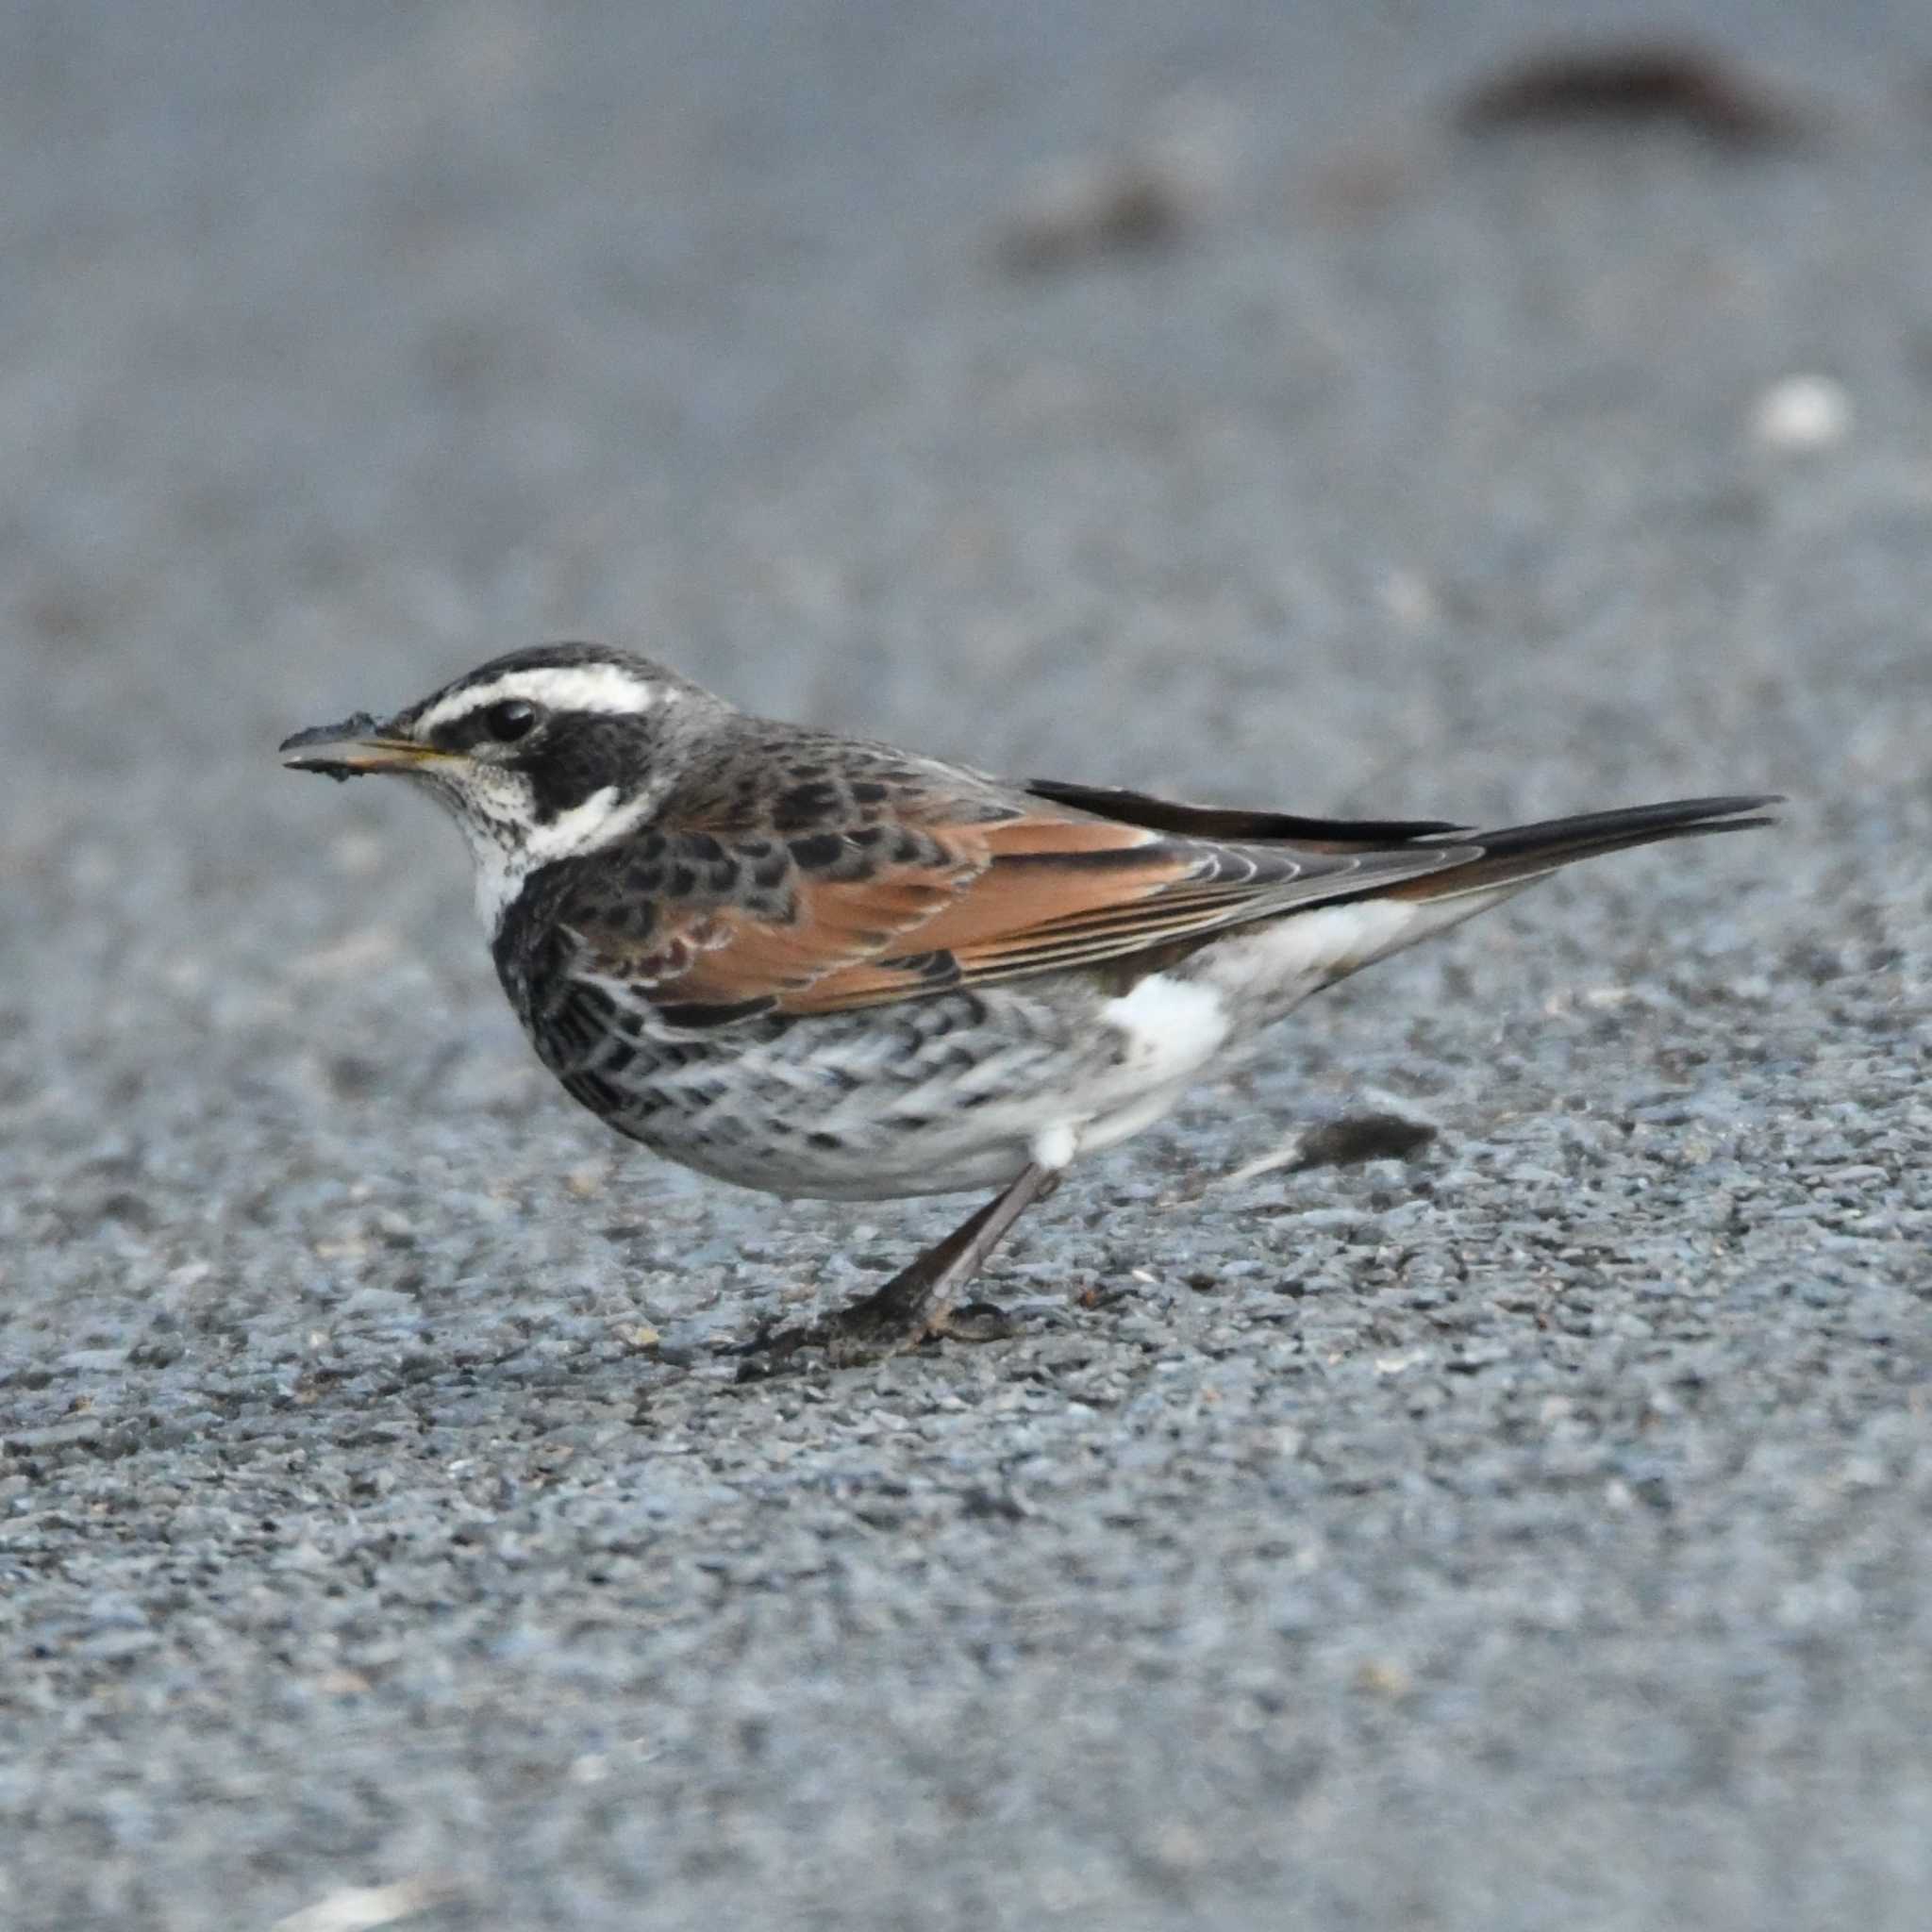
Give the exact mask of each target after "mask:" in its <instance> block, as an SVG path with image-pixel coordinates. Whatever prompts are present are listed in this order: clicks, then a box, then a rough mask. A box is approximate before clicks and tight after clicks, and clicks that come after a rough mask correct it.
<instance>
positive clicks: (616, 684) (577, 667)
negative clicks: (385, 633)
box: [416, 664, 678, 737]
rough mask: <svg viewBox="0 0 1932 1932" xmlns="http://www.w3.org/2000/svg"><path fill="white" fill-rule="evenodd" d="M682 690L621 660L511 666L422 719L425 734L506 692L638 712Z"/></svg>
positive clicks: (540, 701) (582, 707)
mask: <svg viewBox="0 0 1932 1932" xmlns="http://www.w3.org/2000/svg"><path fill="white" fill-rule="evenodd" d="M677 695H678V693H677V692H676V691H674V690H672V689H671V688H670V686H668V685H662V684H654V683H652V682H651V681H650V680H649V679H648V678H643V677H640V676H639V675H637V673H636V672H634V671H625V670H622V669H620V668H619V667H618V666H617V665H615V664H540V665H538V666H536V667H535V668H534V669H531V670H528V671H507V672H505V673H504V675H502V676H501V677H496V678H492V679H491V681H490V682H489V683H488V684H470V685H465V686H463V687H462V689H461V690H459V691H451V692H450V694H449V695H448V696H447V697H446V698H442V699H441V700H439V701H438V702H437V703H436V704H434V705H432V706H430V708H428V710H426V711H425V712H424V714H423V715H422V717H421V718H419V719H418V720H417V721H416V731H417V733H418V735H419V736H422V737H427V736H428V734H429V733H430V732H432V731H434V730H435V729H436V727H437V726H438V725H439V724H448V723H449V721H450V720H451V719H452V718H462V717H467V716H468V715H469V713H470V712H472V711H475V710H480V709H481V708H483V707H484V706H485V705H498V704H501V703H502V702H503V701H504V699H505V698H525V699H527V700H528V701H529V702H530V703H531V704H533V705H541V706H542V707H543V708H545V709H546V710H551V711H605V712H616V713H624V714H626V715H630V716H635V715H636V714H637V713H638V712H640V711H648V710H649V709H650V708H652V706H653V705H656V704H659V703H665V702H668V701H669V700H671V699H672V698H675V697H676V696H677Z"/></svg>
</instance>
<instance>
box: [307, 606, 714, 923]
mask: <svg viewBox="0 0 1932 1932" xmlns="http://www.w3.org/2000/svg"><path fill="white" fill-rule="evenodd" d="M728 715H729V707H727V706H726V705H725V704H724V701H723V700H722V699H720V698H715V697H713V696H712V695H711V694H710V692H708V691H703V690H701V689H700V688H699V687H698V686H696V685H694V684H691V683H690V682H689V681H688V680H686V679H684V678H682V677H679V676H678V675H676V674H675V672H672V671H667V670H665V669H664V668H663V667H662V666H661V665H658V664H653V663H651V662H650V661H649V660H648V659H647V658H637V657H633V656H631V655H630V654H629V653H628V652H625V651H618V650H612V649H609V648H608V647H607V646H605V645H601V644H542V645H539V646H538V647H536V648H535V649H533V650H526V651H515V652H512V653H510V654H509V655H508V657H504V658H492V659H491V661H490V662H489V663H488V664H484V665H480V666H478V668H477V669H476V670H475V671H472V672H469V673H468V674H467V675H464V676H462V677H458V678H457V679H456V680H455V681H454V682H452V683H449V684H446V685H444V686H442V688H441V690H439V691H432V692H430V694H429V695H428V696H427V697H425V698H423V699H421V700H419V701H418V702H417V703H415V704H413V705H410V706H408V707H407V708H405V709H403V710H400V711H398V712H397V713H396V714H395V715H394V716H393V717H392V718H390V719H388V720H386V721H381V722H378V721H377V720H376V719H375V718H373V717H371V716H370V715H369V714H367V713H366V712H358V714H357V715H356V716H355V717H353V718H348V719H345V720H343V721H342V723H341V724H324V725H317V726H315V727H313V728H311V729H309V730H308V731H298V732H296V733H295V734H294V735H293V736H292V737H291V738H288V739H285V740H284V741H283V742H282V746H281V749H282V752H283V755H284V762H285V763H286V764H287V765H288V766H289V768H290V769H291V771H297V772H318V773H321V774H323V775H325V776H326V777H331V778H355V777H360V776H362V775H364V774H368V773H376V772H383V773H392V774H398V775H400V776H402V777H406V778H408V779H410V780H412V781H413V782H414V783H416V784H417V785H419V786H421V787H422V788H424V789H425V790H426V791H429V792H430V793H431V794H432V795H433V796H434V797H435V798H436V799H437V801H438V802H439V803H440V804H441V805H442V806H443V807H444V808H446V809H447V810H448V811H449V812H450V813H451V814H452V815H453V816H454V817H455V819H456V821H457V823H458V824H459V825H460V826H461V827H462V830H463V835H464V837H465V839H466V840H467V841H468V842H469V846H470V851H471V856H472V857H473V858H475V863H476V901H477V908H478V909H479V911H480V912H481V913H482V915H483V918H484V922H485V924H486V925H488V926H490V927H491V930H494V928H495V926H496V925H497V924H498V923H499V922H500V920H501V918H502V916H503V912H504V909H505V908H507V907H508V905H509V903H510V902H511V901H512V900H513V899H514V898H515V896H516V893H517V891H518V890H519V888H520V887H521V886H522V884H523V881H524V880H525V878H526V877H528V876H529V874H531V873H533V872H535V871H537V870H538V869H539V868H540V867H541V866H544V865H548V864H551V863H553V862H554V861H556V860H558V859H563V858H581V857H582V856H584V855H585V854H587V853H591V852H594V851H597V850H599V849H600V848H602V847H604V846H606V845H609V844H611V843H613V842H615V841H617V840H619V839H622V838H625V837H626V836H628V835H629V834H630V833H631V832H632V831H634V830H636V829H637V828H638V827H639V826H640V825H642V824H646V823H647V822H648V821H649V819H650V818H651V816H652V814H653V813H654V812H655V811H656V809H657V808H658V805H659V804H660V803H661V802H662V801H663V799H664V797H665V795H666V794H667V792H668V791H670V789H671V787H672V786H673V784H675V781H676V779H677V777H678V776H679V775H680V774H681V773H682V772H683V771H684V770H685V769H686V768H687V766H688V764H689V755H690V749H691V746H693V745H695V744H696V743H698V742H699V741H701V740H702V738H703V736H704V734H705V731H706V728H707V726H708V725H709V724H715V722H716V721H717V720H718V719H719V718H721V717H723V716H728Z"/></svg>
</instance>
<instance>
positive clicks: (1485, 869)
mask: <svg viewBox="0 0 1932 1932" xmlns="http://www.w3.org/2000/svg"><path fill="white" fill-rule="evenodd" d="M1783 802H1784V801H1783V800H1782V799H1781V798H1779V797H1778V796H1777V795H1775V794H1774V793H1767V794H1765V795H1763V796H1761V797H1749V796H1740V797H1736V798H1677V799H1672V800H1670V801H1669V802H1668V803H1666V804H1663V805H1633V806H1627V807H1625V808H1624V809H1623V810H1622V811H1590V812H1581V813H1579V814H1578V815H1577V816H1576V817H1574V818H1568V819H1544V820H1543V821H1542V822H1541V824H1534V825H1506V826H1505V827H1504V828H1503V829H1502V830H1500V831H1495V832H1477V833H1475V834H1474V836H1472V837H1468V838H1466V839H1464V838H1458V839H1457V840H1456V841H1454V842H1455V843H1457V844H1463V843H1468V844H1470V845H1474V846H1479V847H1480V848H1481V852H1480V855H1479V856H1478V857H1476V858H1471V859H1470V860H1469V861H1468V862H1467V863H1466V864H1462V865H1452V866H1448V867H1445V868H1444V869H1443V870H1442V871H1441V872H1439V873H1430V874H1427V875H1426V876H1425V877H1423V878H1419V879H1410V880H1407V881H1406V882H1405V883H1404V884H1402V885H1400V886H1396V887H1393V888H1391V889H1390V891H1389V896H1390V897H1391V898H1400V899H1443V898H1450V897H1454V896H1456V895H1457V894H1458V893H1462V892H1467V891H1481V890H1485V889H1487V888H1489V887H1491V886H1505V885H1509V884H1511V883H1512V882H1514V881H1517V880H1522V881H1524V882H1525V883H1526V882H1527V881H1529V880H1530V879H1534V878H1540V877H1541V876H1542V875H1543V874H1545V873H1552V872H1555V871H1557V869H1558V868H1559V867H1562V866H1566V865H1570V864H1572V863H1574V861H1575V860H1577V859H1579V858H1596V857H1597V856H1598V855H1599V854H1600V853H1605V852H1623V851H1624V850H1626V849H1627V848H1628V847H1630V846H1632V845H1652V844H1655V843H1657V841H1659V840H1662V839H1695V838H1701V837H1703V836H1704V835H1705V834H1707V833H1710V832H1740V831H1743V830H1745V829H1746V828H1747V827H1749V826H1751V825H1769V824H1775V823H1776V821H1775V819H1774V817H1773V816H1772V815H1771V813H1770V812H1769V811H1768V809H1767V808H1768V807H1771V806H1774V805H1781V804H1782V803H1783Z"/></svg>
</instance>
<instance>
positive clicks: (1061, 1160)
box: [1027, 1121, 1079, 1173]
mask: <svg viewBox="0 0 1932 1932" xmlns="http://www.w3.org/2000/svg"><path fill="white" fill-rule="evenodd" d="M1078 1144H1079V1142H1078V1141H1076V1140H1075V1138H1074V1130H1073V1128H1072V1127H1071V1126H1069V1125H1068V1124H1067V1123H1066V1122H1065V1121H1060V1122H1058V1123H1057V1124H1055V1125H1053V1126H1050V1127H1042V1128H1041V1130H1040V1131H1039V1133H1037V1134H1035V1135H1034V1137H1033V1144H1032V1145H1031V1146H1030V1147H1029V1148H1028V1149H1027V1152H1028V1154H1029V1155H1030V1156H1031V1157H1032V1159H1033V1164H1034V1166H1036V1167H1044V1168H1050V1169H1052V1170H1054V1171H1055V1172H1056V1173H1057V1172H1058V1170H1059V1169H1061V1168H1063V1167H1064V1166H1066V1164H1067V1163H1068V1161H1070V1160H1072V1159H1073V1158H1074V1149H1075V1148H1076V1147H1077V1146H1078Z"/></svg>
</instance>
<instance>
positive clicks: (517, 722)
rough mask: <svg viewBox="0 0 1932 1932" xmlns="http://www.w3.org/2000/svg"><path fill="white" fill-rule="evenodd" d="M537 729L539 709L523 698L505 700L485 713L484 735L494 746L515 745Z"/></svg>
mask: <svg viewBox="0 0 1932 1932" xmlns="http://www.w3.org/2000/svg"><path fill="white" fill-rule="evenodd" d="M536 727H537V708H536V706H535V705H533V704H530V703H528V702H527V701H526V700H525V699H523V698H505V699H504V700H503V702H502V703H501V704H498V705H491V707H490V708H489V709H488V710H487V711H485V712H484V713H483V735H484V736H485V737H486V738H488V739H489V740H490V741H491V743H493V744H514V743H515V742H516V741H517V740H518V739H520V738H527V737H529V735H530V733H531V732H532V731H534V730H535V729H536Z"/></svg>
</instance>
